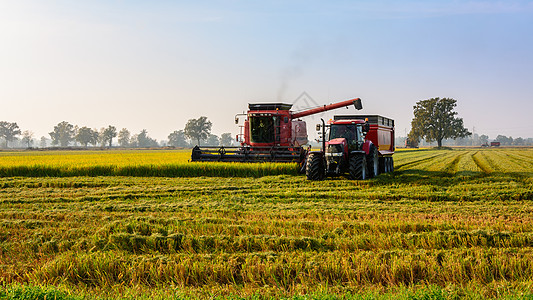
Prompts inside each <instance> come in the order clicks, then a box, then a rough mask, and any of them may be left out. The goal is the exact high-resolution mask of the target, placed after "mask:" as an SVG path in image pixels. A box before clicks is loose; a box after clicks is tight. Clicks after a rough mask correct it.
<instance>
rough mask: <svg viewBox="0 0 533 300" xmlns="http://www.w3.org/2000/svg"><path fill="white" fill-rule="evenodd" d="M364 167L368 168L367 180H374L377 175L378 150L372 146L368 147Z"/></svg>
mask: <svg viewBox="0 0 533 300" xmlns="http://www.w3.org/2000/svg"><path fill="white" fill-rule="evenodd" d="M366 166H367V168H368V173H367V175H368V178H374V177H376V176H378V175H379V156H378V149H376V146H374V145H371V146H370V151H369V153H368V155H367V156H366Z"/></svg>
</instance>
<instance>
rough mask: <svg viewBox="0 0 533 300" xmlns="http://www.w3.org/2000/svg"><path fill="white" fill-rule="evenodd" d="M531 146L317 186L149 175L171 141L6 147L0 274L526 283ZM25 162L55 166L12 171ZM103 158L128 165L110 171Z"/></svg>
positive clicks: (235, 283) (270, 284)
mask: <svg viewBox="0 0 533 300" xmlns="http://www.w3.org/2000/svg"><path fill="white" fill-rule="evenodd" d="M532 153H533V151H532V150H530V149H498V150H494V149H487V150H485V149H466V150H465V149H463V150H457V149H456V150H439V151H436V150H418V151H399V152H398V153H397V154H396V155H395V162H396V171H395V172H394V173H392V174H383V175H380V176H379V177H378V178H376V179H372V180H368V181H350V180H347V179H342V178H340V179H331V180H326V181H322V182H310V181H307V180H305V177H304V176H296V175H278V174H280V173H283V172H282V171H280V170H283V169H277V168H278V167H277V166H275V167H266V166H265V165H261V164H244V165H239V164H229V165H225V166H224V167H223V168H225V169H226V170H227V169H231V168H234V169H233V170H230V171H225V172H226V173H223V174H222V175H219V176H216V174H214V173H208V174H206V175H207V176H203V177H192V176H187V175H185V176H184V177H165V176H156V177H149V176H148V175H151V174H152V173H151V172H155V171H154V170H157V169H162V170H167V171H165V172H174V173H176V174H179V172H185V171H183V170H184V169H180V168H182V165H183V164H187V163H186V162H184V161H183V160H184V158H186V156H184V154H181V153H174V152H172V151H167V152H158V153H151V152H150V153H146V157H145V156H143V152H128V153H106V152H104V153H71V154H68V155H65V154H64V153H62V154H61V157H57V154H44V155H42V154H39V155H34V154H33V153H25V154H24V155H21V154H12V155H6V154H2V155H0V172H4V173H1V174H3V175H2V176H3V177H2V178H0V187H2V188H1V189H0V229H1V230H0V282H2V283H3V284H12V283H14V282H22V283H25V284H34V285H35V284H42V283H44V284H48V285H57V284H62V285H65V286H66V287H67V289H72V290H79V289H93V290H95V291H97V292H98V291H99V292H100V293H103V291H107V292H109V291H111V293H113V292H114V293H120V291H122V290H123V289H133V288H137V289H140V290H141V291H142V293H153V292H154V291H160V292H161V293H163V294H165V293H178V292H179V293H185V294H190V295H193V296H198V295H203V296H206V295H209V294H210V293H220V294H237V295H245V296H246V295H251V294H260V295H265V296H275V297H276V296H280V295H294V294H302V293H304V294H305V293H310V292H313V291H316V290H317V289H321V290H325V291H327V292H328V293H335V294H339V293H347V292H361V291H366V290H379V291H385V290H394V289H397V288H399V287H423V286H428V285H433V286H437V287H440V288H442V289H446V290H447V291H449V292H450V293H451V294H454V293H455V294H461V293H469V292H470V293H473V294H476V293H477V294H481V295H483V296H484V297H485V296H487V297H489V296H496V295H499V294H501V293H504V294H505V293H508V294H521V293H528V292H530V291H531V288H532V286H533V285H532V283H533V248H532V247H533V205H532V204H533V203H532V200H533V193H532V190H533V179H532V173H533V169H532V163H533V155H532ZM107 155H109V156H107ZM173 156H175V157H174V158H172V157H173ZM6 157H7V158H6ZM76 157H77V158H78V159H79V160H78V159H77V158H76ZM120 157H122V158H123V160H121V159H120ZM134 159H135V160H134ZM143 159H144V160H143ZM180 159H181V161H180ZM28 161H32V162H33V163H32V164H30V165H28V164H27V162H28ZM132 161H135V163H134V164H133V163H132ZM148 165H149V166H150V169H149V170H150V171H149V172H147V171H146V170H147V169H143V166H144V167H145V166H148ZM214 165H217V164H214ZM31 166H36V169H37V170H46V167H50V166H51V169H53V170H55V171H54V172H55V173H54V172H52V173H50V174H48V175H47V176H44V175H43V176H37V175H35V174H33V175H32V174H30V175H28V176H24V175H18V176H9V174H10V173H9V172H13V170H14V168H15V169H16V168H19V169H18V170H26V171H27V172H31ZM105 166H112V167H113V168H133V169H132V170H134V171H135V172H138V173H137V174H135V176H112V175H115V173H114V172H115V171H113V172H110V171H109V170H113V169H109V168H105ZM177 166H178V167H177ZM194 166H198V168H199V169H200V171H198V170H197V171H196V172H201V170H202V168H204V169H205V168H210V169H209V170H217V169H216V168H217V167H212V165H208V166H204V165H199V164H195V165H194ZM188 167H191V166H188ZM24 168H26V169H24ZM62 168H63V169H64V170H70V171H64V170H63V169H62ZM165 168H167V169H165ZM172 168H174V169H172ZM176 168H177V169H176ZM279 168H286V166H280V167H279ZM292 168H293V169H292V170H294V166H293V167H292ZM168 169H171V170H172V171H168ZM258 169H259V170H262V171H260V172H258V171H257V170H258ZM80 170H85V172H89V173H90V176H75V175H76V172H81V171H80ZM87 170H89V171H87ZM143 170H145V171H143ZM265 170H266V171H265ZM272 170H274V171H272ZM69 172H70V173H69ZM132 172H133V171H132ZM142 172H147V173H146V174H143V173H142ZM209 172H214V171H209ZM269 172H272V173H269ZM291 172H293V171H290V172H289V173H291ZM246 174H252V175H253V177H247V176H246ZM224 176H230V177H224ZM169 286H172V287H173V288H172V289H168V287H169Z"/></svg>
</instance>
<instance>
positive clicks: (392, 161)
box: [389, 157, 394, 172]
mask: <svg viewBox="0 0 533 300" xmlns="http://www.w3.org/2000/svg"><path fill="white" fill-rule="evenodd" d="M389 172H394V158H392V157H391V158H389Z"/></svg>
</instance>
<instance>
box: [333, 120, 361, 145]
mask: <svg viewBox="0 0 533 300" xmlns="http://www.w3.org/2000/svg"><path fill="white" fill-rule="evenodd" d="M359 127H360V126H359ZM357 129H359V130H357ZM359 131H360V128H356V126H355V125H354V124H331V127H330V129H329V139H330V140H333V139H338V138H345V139H346V141H348V143H353V142H355V141H357V140H358V134H359Z"/></svg>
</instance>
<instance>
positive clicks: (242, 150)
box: [191, 98, 362, 170]
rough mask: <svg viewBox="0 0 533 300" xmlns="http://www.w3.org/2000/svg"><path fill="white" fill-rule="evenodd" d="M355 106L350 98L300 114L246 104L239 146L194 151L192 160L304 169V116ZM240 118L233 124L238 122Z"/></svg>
mask: <svg viewBox="0 0 533 300" xmlns="http://www.w3.org/2000/svg"><path fill="white" fill-rule="evenodd" d="M350 105H354V106H355V107H356V108H358V109H360V108H362V105H361V99H359V98H356V99H351V100H346V101H342V102H338V103H334V104H330V105H324V106H320V107H317V108H312V109H307V110H304V111H300V112H293V111H291V108H292V104H286V103H255V104H249V105H248V112H247V113H246V114H245V115H244V114H243V115H244V116H245V120H244V122H243V125H242V126H240V128H241V130H240V131H241V132H240V134H239V135H237V140H238V141H239V142H240V143H241V146H240V147H201V148H200V146H196V147H194V148H193V151H192V155H191V160H192V161H232V162H266V161H271V162H297V163H299V164H300V165H301V166H302V170H303V167H304V166H305V164H304V162H305V159H306V157H307V152H308V149H307V147H306V145H307V143H308V140H307V127H306V123H305V121H303V120H301V119H300V118H303V117H305V116H309V115H313V114H316V113H320V112H324V111H328V110H332V109H337V108H341V107H347V106H350ZM238 116H239V115H237V116H236V117H235V122H236V123H237V124H238V123H239V117H238Z"/></svg>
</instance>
